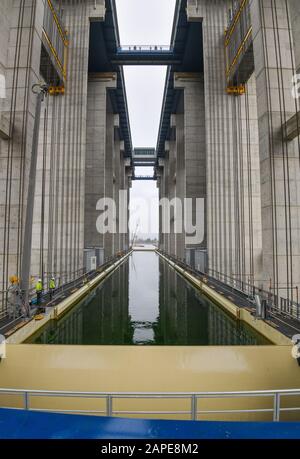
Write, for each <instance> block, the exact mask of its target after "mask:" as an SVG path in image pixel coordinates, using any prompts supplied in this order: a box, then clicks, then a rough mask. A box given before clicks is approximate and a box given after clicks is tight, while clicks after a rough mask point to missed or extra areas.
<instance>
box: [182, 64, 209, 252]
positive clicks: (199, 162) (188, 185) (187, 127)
mask: <svg viewBox="0 0 300 459" xmlns="http://www.w3.org/2000/svg"><path fill="white" fill-rule="evenodd" d="M175 88H177V89H182V90H183V111H184V115H183V118H180V116H181V115H177V116H176V121H177V119H178V122H177V124H178V126H177V136H178V140H177V141H178V160H179V163H178V167H177V173H178V174H177V175H176V180H177V185H178V187H179V188H180V187H182V186H183V187H185V190H184V197H185V198H188V199H189V200H190V205H188V204H187V203H185V205H184V215H185V220H184V222H185V249H186V250H188V249H192V250H193V251H194V250H195V249H199V248H200V247H204V248H206V241H205V232H206V231H205V215H204V206H205V201H206V146H205V139H206V134H205V116H203V115H204V113H205V106H204V78H203V75H201V74H192V73H190V74H189V73H185V74H176V73H175ZM182 121H183V126H182ZM182 128H183V133H182V132H181V130H182ZM182 140H183V142H184V161H182V159H181V156H182V153H181V151H180V150H181V149H180V142H182ZM182 167H183V169H184V174H185V177H184V185H183V184H182V182H183V177H182V175H181V172H182ZM197 199H198V200H199V199H201V200H202V205H203V215H201V216H200V215H199V214H198V217H197V215H196V211H197V206H196V200H197ZM197 218H198V219H199V218H201V221H200V220H199V221H198V224H199V225H200V226H201V225H202V234H200V233H199V231H198V230H197V232H195V234H194V235H192V234H191V231H192V229H191V228H188V225H189V226H190V227H191V226H195V225H196V220H197ZM200 226H199V229H200ZM188 233H190V234H188ZM198 233H199V234H198ZM191 236H192V237H191Z"/></svg>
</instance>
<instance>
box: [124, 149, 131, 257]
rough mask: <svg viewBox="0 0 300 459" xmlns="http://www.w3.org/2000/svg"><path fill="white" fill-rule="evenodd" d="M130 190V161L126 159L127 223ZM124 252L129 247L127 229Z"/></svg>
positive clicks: (128, 232) (129, 241)
mask: <svg viewBox="0 0 300 459" xmlns="http://www.w3.org/2000/svg"><path fill="white" fill-rule="evenodd" d="M131 188H132V168H131V164H130V159H129V158H126V160H125V189H126V190H127V222H129V218H130V214H129V204H130V189H131ZM124 239H125V250H128V249H129V247H130V246H131V240H130V231H129V228H127V233H126V234H125V238H124Z"/></svg>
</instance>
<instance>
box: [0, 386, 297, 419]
mask: <svg viewBox="0 0 300 459" xmlns="http://www.w3.org/2000/svg"><path fill="white" fill-rule="evenodd" d="M1 394H13V395H22V396H23V401H24V405H23V407H24V409H26V410H30V409H31V410H34V411H37V409H36V408H34V409H32V408H30V397H45V396H46V397H66V398H69V397H71V398H72V397H73V398H102V399H105V400H106V409H105V410H104V411H93V410H70V409H68V410H53V409H41V410H39V411H46V412H53V411H56V412H64V413H86V414H93V413H94V414H95V413H102V414H106V415H107V416H113V415H120V414H121V415H125V414H147V415H151V414H153V415H155V414H156V415H158V414H178V415H179V414H189V415H190V417H191V419H192V420H198V415H200V414H216V413H235V414H236V413H262V412H264V413H273V421H279V420H280V413H281V411H284V412H287V411H292V412H294V411H300V403H299V406H296V407H295V406H293V407H288V408H286V407H285V408H282V407H281V397H282V396H295V395H298V396H300V389H282V390H280V389H275V390H251V391H231V392H75V391H49V390H34V389H6V388H0V395H1ZM241 397H272V398H273V407H272V408H253V409H234V410H233V409H228V410H202V411H201V410H199V409H198V401H199V400H204V399H211V398H215V399H217V398H241ZM116 399H162V400H169V399H187V400H190V402H191V408H190V410H188V411H182V410H177V411H152V410H151V411H144V410H139V411H136V410H135V411H128V410H126V411H119V410H114V409H113V401H114V400H116Z"/></svg>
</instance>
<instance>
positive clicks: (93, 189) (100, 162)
mask: <svg viewBox="0 0 300 459" xmlns="http://www.w3.org/2000/svg"><path fill="white" fill-rule="evenodd" d="M115 87H116V76H115V75H114V74H112V75H111V76H107V75H101V74H96V75H90V76H89V82H88V107H89V110H88V114H87V152H86V169H85V170H86V175H85V237H84V241H85V242H84V245H85V248H86V249H88V248H92V249H95V248H102V249H104V242H105V237H104V235H103V234H100V233H99V232H98V231H97V228H96V222H97V218H98V216H99V214H100V213H99V211H98V210H97V209H96V206H97V202H98V201H99V199H101V198H104V197H105V194H106V193H108V186H109V185H108V181H107V182H105V174H106V172H105V171H106V168H107V167H108V164H107V163H106V160H109V156H110V157H111V152H112V148H110V149H109V153H110V155H109V154H108V153H106V151H107V142H108V140H109V134H111V138H112V141H113V130H114V129H113V128H114V120H113V115H112V114H111V115H110V117H109V116H108V114H107V98H108V95H107V90H108V88H110V89H111V88H115ZM107 120H108V121H107ZM110 147H112V145H110ZM111 166H112V164H111ZM110 172H111V171H110ZM110 180H111V181H112V177H110Z"/></svg>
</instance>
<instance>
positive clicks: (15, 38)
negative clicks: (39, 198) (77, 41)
mask: <svg viewBox="0 0 300 459" xmlns="http://www.w3.org/2000/svg"><path fill="white" fill-rule="evenodd" d="M0 8H1V19H0V38H1V43H2V46H1V52H0V74H1V75H2V83H3V77H5V94H3V95H4V96H5V98H4V99H0V104H1V105H0V110H1V111H0V161H1V163H0V171H1V172H0V189H1V193H0V215H1V218H0V290H1V291H3V290H5V289H7V287H8V285H9V283H10V282H9V278H10V276H12V275H14V276H20V267H21V260H22V248H23V244H24V241H23V230H24V222H25V215H26V208H27V190H28V180H29V170H30V164H31V151H32V135H33V127H34V117H35V107H36V95H35V94H33V93H32V91H31V87H32V85H33V84H34V83H37V82H39V80H40V74H39V69H40V55H41V35H42V24H43V16H44V4H43V2H35V1H33V0H29V1H27V2H21V1H15V2H11V1H10V2H7V1H4V2H1V7H0ZM2 89H4V88H2ZM5 301H6V297H5V295H2V294H1V297H0V317H1V314H2V312H3V313H4V308H5ZM2 302H3V303H2Z"/></svg>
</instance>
